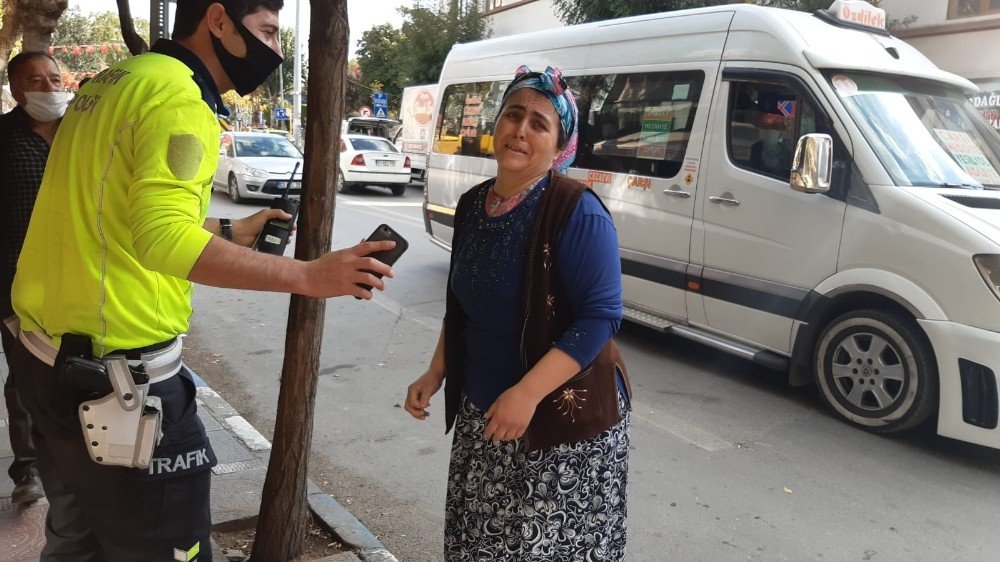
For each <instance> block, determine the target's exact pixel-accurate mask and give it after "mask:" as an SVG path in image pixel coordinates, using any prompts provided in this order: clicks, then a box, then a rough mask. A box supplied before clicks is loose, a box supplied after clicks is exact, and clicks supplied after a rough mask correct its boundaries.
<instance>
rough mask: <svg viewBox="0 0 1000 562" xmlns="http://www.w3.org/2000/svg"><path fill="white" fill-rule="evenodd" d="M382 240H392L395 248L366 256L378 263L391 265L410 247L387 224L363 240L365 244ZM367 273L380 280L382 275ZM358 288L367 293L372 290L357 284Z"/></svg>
mask: <svg viewBox="0 0 1000 562" xmlns="http://www.w3.org/2000/svg"><path fill="white" fill-rule="evenodd" d="M382 240H392V241H393V242H395V243H396V247H395V248H393V249H391V250H383V251H381V252H375V253H373V254H368V255H369V257H373V258H375V259H377V260H378V261H380V262H382V263H384V264H386V265H389V266H391V265H393V264H395V263H396V260H398V259H399V256H401V255H403V252H405V251H406V249H407V248H409V247H410V243H409V242H407V241H406V239H405V238H403V237H402V236H400V235H399V233H398V232H396V231H395V230H393V229H392V227H391V226H389V225H387V224H380V225H378V227H377V228H375V232H372V233H371V234H370V235H369V236H368V238H365V242H381V241H382ZM368 273H372V274H374V275H375V276H376V277H379V278H381V277H382V275H381V274H379V273H375V272H374V271H368ZM358 286H359V287H363V288H364V289H367V290H369V291H371V290H372V287H371V285H365V284H364V283H358Z"/></svg>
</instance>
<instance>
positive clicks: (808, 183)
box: [789, 133, 833, 193]
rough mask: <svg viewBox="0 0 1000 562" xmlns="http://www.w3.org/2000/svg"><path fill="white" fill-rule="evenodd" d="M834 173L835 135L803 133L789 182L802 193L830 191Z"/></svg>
mask: <svg viewBox="0 0 1000 562" xmlns="http://www.w3.org/2000/svg"><path fill="white" fill-rule="evenodd" d="M832 174H833V137H831V136H830V135H826V134H822V133H809V134H808V135H802V137H801V138H799V142H798V143H797V144H796V145H795V158H793V159H792V173H791V177H790V178H789V183H790V184H791V186H792V189H794V190H795V191H801V192H802V193H826V192H827V191H830V180H831V177H832Z"/></svg>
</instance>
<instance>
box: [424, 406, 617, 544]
mask: <svg viewBox="0 0 1000 562" xmlns="http://www.w3.org/2000/svg"><path fill="white" fill-rule="evenodd" d="M618 409H619V411H620V412H621V413H622V421H620V422H618V424H617V425H615V426H613V427H611V428H610V429H608V430H606V431H604V432H603V433H601V434H600V435H598V436H597V437H594V438H592V439H588V440H586V441H582V442H579V443H573V444H571V445H561V446H559V447H554V448H552V449H549V450H546V451H534V452H528V451H526V450H525V448H524V444H523V443H522V441H521V440H520V439H519V440H517V441H504V442H501V443H500V444H499V445H496V444H494V443H493V442H492V441H490V440H487V439H484V438H483V431H485V429H486V423H487V422H486V420H485V419H484V418H483V412H482V411H481V410H479V409H478V408H476V407H475V406H474V405H473V404H472V402H471V401H469V400H468V399H467V398H464V397H463V399H462V407H461V409H460V411H459V414H458V420H457V422H456V425H455V438H454V442H453V444H452V448H451V467H450V469H449V471H448V499H447V505H446V507H445V537H444V551H445V559H446V560H448V561H458V560H463V561H464V560H474V561H481V560H504V561H510V562H528V561H531V562H534V561H539V562H541V561H545V562H550V561H575V560H582V561H587V562H590V561H616V560H624V559H625V530H626V501H625V492H626V484H627V483H628V452H629V422H630V420H629V407H628V406H627V405H626V402H625V399H624V398H623V397H622V396H621V395H619V397H618Z"/></svg>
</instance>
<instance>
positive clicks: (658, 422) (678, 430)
mask: <svg viewBox="0 0 1000 562" xmlns="http://www.w3.org/2000/svg"><path fill="white" fill-rule="evenodd" d="M632 417H634V418H636V419H638V420H641V421H643V422H644V423H648V424H649V425H651V426H653V427H655V428H657V429H662V430H663V431H666V432H667V433H669V434H671V435H673V436H674V437H677V438H678V439H680V440H682V441H687V442H688V443H690V444H692V445H694V446H695V447H698V448H701V449H704V450H706V451H721V450H723V449H732V448H733V444H732V443H730V442H729V441H726V440H725V439H722V438H721V437H718V436H716V435H715V434H713V433H711V432H709V431H706V430H704V429H701V428H700V427H695V426H693V425H691V424H690V423H688V422H686V421H683V420H681V419H678V418H675V417H673V416H671V415H669V414H663V413H659V412H654V411H652V410H650V409H649V407H648V406H644V405H642V403H637V402H636V401H634V400H633V401H632Z"/></svg>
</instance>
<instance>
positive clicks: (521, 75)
mask: <svg viewBox="0 0 1000 562" xmlns="http://www.w3.org/2000/svg"><path fill="white" fill-rule="evenodd" d="M521 88H531V89H532V90H536V91H538V92H541V93H542V94H545V97H547V98H549V101H551V102H552V106H553V107H554V108H555V110H556V114H557V115H558V116H559V125H560V127H561V130H562V135H561V136H560V139H565V143H564V144H563V147H562V150H561V151H560V152H559V156H558V157H556V159H555V162H554V163H553V164H552V169H553V170H555V171H557V172H565V171H566V169H567V168H569V166H570V164H572V163H573V159H574V158H576V145H577V137H578V135H577V128H578V127H577V109H576V98H574V97H573V92H571V91H570V89H569V86H567V85H566V80H564V79H563V77H562V71H560V70H559V69H558V68H552V67H551V66H547V67H545V72H532V71H531V69H529V68H528V67H527V66H524V65H521V66H520V67H518V69H517V72H515V73H514V81H513V82H511V83H510V85H509V86H507V90H506V91H505V92H504V93H503V99H502V100H501V102H500V107H501V112H500V115H502V114H503V108H504V107H506V105H507V100H508V99H509V98H510V96H511V94H513V93H514V92H516V91H518V90H520V89H521ZM498 117H499V115H498Z"/></svg>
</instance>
